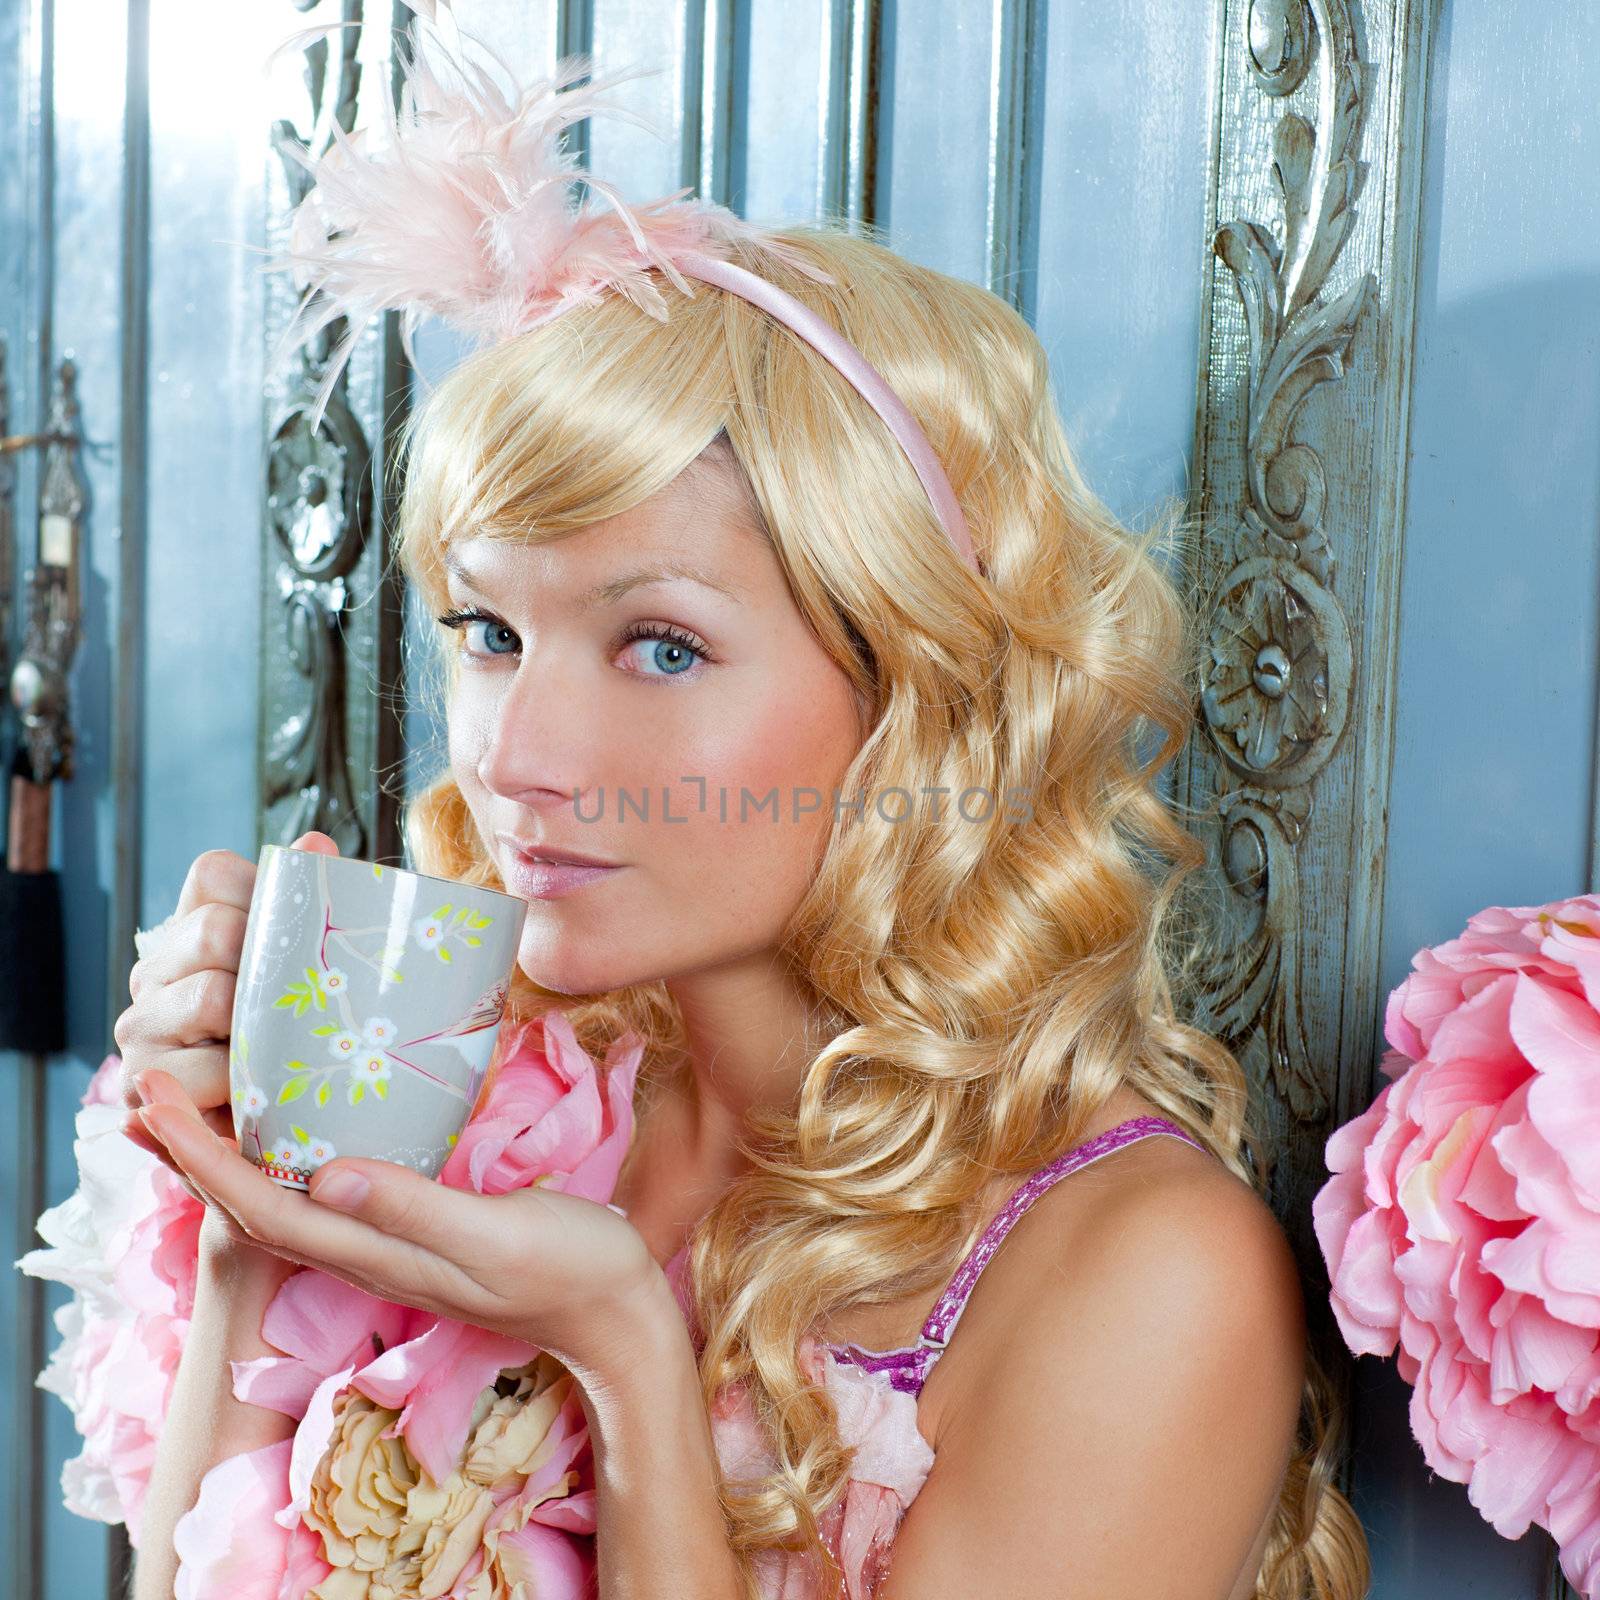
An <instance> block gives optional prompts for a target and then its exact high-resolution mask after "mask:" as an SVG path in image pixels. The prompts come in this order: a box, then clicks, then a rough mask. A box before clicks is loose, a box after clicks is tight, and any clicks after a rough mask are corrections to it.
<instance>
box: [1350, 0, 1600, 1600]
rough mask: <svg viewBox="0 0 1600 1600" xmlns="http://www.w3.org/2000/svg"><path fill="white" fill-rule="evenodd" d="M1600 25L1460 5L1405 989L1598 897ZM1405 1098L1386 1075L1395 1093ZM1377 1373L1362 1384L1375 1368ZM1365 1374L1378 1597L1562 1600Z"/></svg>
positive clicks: (1427, 457)
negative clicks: (1497, 932) (1557, 901)
mask: <svg viewBox="0 0 1600 1600" xmlns="http://www.w3.org/2000/svg"><path fill="white" fill-rule="evenodd" d="M1597 70H1600V14H1597V13H1596V12H1595V11H1594V9H1593V7H1591V6H1588V5H1585V4H1584V3H1583V0H1558V3H1553V4H1551V5H1549V6H1544V7H1539V8H1536V9H1534V10H1527V9H1524V8H1516V9H1514V10H1513V9H1505V10H1499V9H1495V8H1482V7H1455V6H1448V5H1447V6H1444V7H1442V8H1441V19H1440V28H1439V33H1438V37H1437V39H1436V43H1435V56H1434V64H1433V74H1432V78H1433V84H1432V92H1431V95H1430V108H1429V118H1428V130H1427V146H1426V155H1425V165H1424V179H1425V186H1424V201H1423V205H1424V210H1423V238H1422V253H1421V263H1420V273H1419V287H1418V309H1417V344H1416V365H1415V369H1414V373H1413V380H1412V381H1413V389H1412V412H1411V444H1412V457H1411V466H1410V478H1409V495H1408V503H1407V508H1406V542H1405V563H1404V574H1403V581H1402V591H1401V595H1402V598H1401V607H1400V629H1401V631H1400V671H1399V684H1398V694H1397V696H1396V702H1395V706H1394V734H1395V737H1394V766H1393V773H1392V779H1391V785H1390V809H1389V850H1388V876H1387V880H1386V883H1385V894H1384V937H1383V955H1382V971H1383V984H1384V987H1385V989H1387V988H1388V987H1390V986H1392V985H1393V984H1395V983H1398V982H1399V981H1400V980H1401V979H1402V978H1403V977H1404V976H1405V974H1406V972H1407V970H1408V969H1409V963H1410V958H1411V955H1412V953H1413V952H1414V951H1415V950H1416V949H1417V948H1418V947H1419V946H1421V945H1424V944H1436V943H1438V942H1439V941H1440V940H1441V939H1445V938H1449V937H1451V936H1453V935H1454V934H1455V933H1457V932H1458V931H1459V930H1460V928H1461V927H1462V925H1463V924H1464V922H1465V920H1466V918H1467V916H1468V915H1469V914H1470V913H1471V912H1473V911H1475V910H1477V909H1478V908H1480V907H1482V906H1486V905H1494V904H1502V905H1504V904H1511V905H1527V904H1533V903H1537V902H1540V901H1543V900H1546V899H1551V898H1554V897H1555V896H1558V895H1566V894H1575V893H1579V892H1582V891H1583V890H1585V889H1587V888H1588V887H1589V886H1590V883H1591V881H1592V875H1593V872H1594V870H1595V869H1594V864H1593V863H1592V862H1591V861H1590V859H1589V839H1590V827H1591V807H1592V803H1593V797H1592V788H1591V773H1592V771H1593V766H1594V759H1595V697H1596V684H1597V681H1600V665H1597V663H1600V639H1597V623H1600V613H1597V596H1600V469H1597V463H1600V206H1597V204H1596V200H1597V197H1600V181H1597V179H1596V177H1595V174H1596V173H1597V172H1600V125H1597V123H1596V121H1595V118H1594V117H1593V116H1592V115H1591V114H1590V112H1589V111H1588V110H1587V109H1586V108H1587V107H1591V106H1592V105H1593V102H1594V85H1595V81H1596V73H1597ZM1381 1086H1382V1080H1379V1079H1377V1078H1376V1077H1375V1078H1374V1083H1373V1092H1374V1094H1376V1092H1377V1090H1378V1089H1379V1088H1380V1087H1381ZM1374 1364H1375V1363H1374V1362H1373V1360H1372V1358H1362V1360H1361V1361H1360V1362H1359V1363H1358V1366H1359V1367H1360V1368H1367V1369H1370V1368H1371V1367H1373V1366H1374ZM1409 1395H1410V1390H1409V1389H1408V1388H1406V1386H1405V1385H1404V1384H1403V1383H1401V1382H1400V1381H1399V1379H1398V1376H1397V1375H1396V1374H1394V1373H1393V1372H1392V1371H1390V1370H1385V1371H1384V1372H1382V1373H1381V1374H1373V1373H1371V1372H1370V1371H1369V1372H1368V1373H1367V1374H1366V1375H1365V1376H1364V1377H1363V1389H1362V1398H1363V1405H1362V1408H1361V1412H1360V1414H1359V1429H1358V1432H1357V1435H1356V1441H1355V1442H1356V1450H1357V1458H1358V1460H1359V1462H1360V1476H1359V1479H1358V1488H1359V1494H1358V1498H1357V1509H1358V1511H1359V1512H1360V1514H1361V1517H1362V1521H1363V1523H1364V1525H1365V1526H1366V1528H1367V1529H1368V1532H1369V1535H1370V1538H1371V1541H1372V1545H1373V1554H1374V1567H1375V1574H1374V1584H1373V1590H1372V1595H1373V1600H1431V1597H1433V1596H1436V1595H1449V1596H1451V1597H1452V1600H1454V1597H1456V1596H1461V1597H1470V1596H1483V1597H1484V1600H1490V1597H1493V1600H1502V1597H1510V1596H1514V1597H1517V1600H1534V1597H1536V1596H1542V1595H1543V1593H1544V1591H1543V1588H1542V1586H1541V1583H1542V1574H1543V1571H1544V1566H1545V1559H1546V1552H1547V1550H1548V1548H1549V1545H1548V1541H1547V1540H1546V1539H1545V1537H1544V1535H1542V1534H1541V1533H1540V1532H1539V1531H1538V1530H1536V1529H1535V1530H1530V1532H1529V1533H1528V1534H1527V1535H1526V1536H1524V1537H1523V1538H1522V1539H1520V1540H1517V1541H1515V1542H1513V1541H1510V1540H1506V1539H1503V1538H1501V1537H1500V1536H1499V1535H1498V1534H1496V1533H1495V1532H1494V1530H1493V1529H1492V1528H1490V1527H1489V1525H1488V1524H1487V1523H1485V1522H1484V1521H1483V1519H1482V1518H1481V1517H1480V1516H1479V1514H1478V1513H1477V1511H1475V1510H1474V1509H1473V1507H1472V1506H1471V1504H1470V1502H1469V1501H1468V1499H1467V1491H1466V1489H1465V1487H1464V1486H1462V1485H1459V1484H1454V1483H1450V1482H1448V1481H1446V1480H1444V1479H1440V1478H1437V1477H1435V1476H1433V1475H1432V1474H1430V1473H1429V1472H1428V1470H1427V1466H1426V1463H1425V1462H1424V1461H1423V1459H1422V1454H1421V1450H1420V1447H1419V1446H1418V1445H1417V1444H1416V1442H1415V1440H1414V1439H1412V1438H1411V1435H1410V1429H1409V1424H1408V1422H1407V1419H1406V1416H1405V1407H1406V1404H1407V1402H1408V1399H1409Z"/></svg>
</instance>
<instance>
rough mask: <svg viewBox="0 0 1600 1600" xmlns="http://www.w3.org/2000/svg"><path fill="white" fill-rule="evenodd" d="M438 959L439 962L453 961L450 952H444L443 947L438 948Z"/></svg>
mask: <svg viewBox="0 0 1600 1600" xmlns="http://www.w3.org/2000/svg"><path fill="white" fill-rule="evenodd" d="M439 959H440V960H441V961H450V960H453V959H454V957H452V956H451V954H450V952H449V951H448V950H446V949H445V947H444V946H443V945H440V946H439Z"/></svg>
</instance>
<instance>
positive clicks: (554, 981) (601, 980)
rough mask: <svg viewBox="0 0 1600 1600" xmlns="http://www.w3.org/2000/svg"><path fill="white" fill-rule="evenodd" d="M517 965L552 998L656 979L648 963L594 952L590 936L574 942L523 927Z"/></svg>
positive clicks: (621, 954) (562, 935) (606, 990)
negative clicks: (554, 995) (547, 991)
mask: <svg viewBox="0 0 1600 1600" xmlns="http://www.w3.org/2000/svg"><path fill="white" fill-rule="evenodd" d="M517 965H518V966H519V967H520V968H521V969H522V971H523V973H524V975H525V976H527V977H528V978H530V979H532V981H533V982H534V983H536V984H538V985H539V987H540V988H541V989H548V990H550V991H551V992H552V993H553V994H566V995H588V994H609V993H611V992H612V991H614V990H617V989H626V988H628V987H630V986H631V985H633V984H636V983H649V982H651V981H653V980H654V979H655V978H656V977H658V976H659V973H658V972H657V971H656V969H655V968H654V967H653V966H652V965H651V964H650V963H648V962H645V961H641V960H639V959H638V958H636V957H635V958H632V959H630V957H629V954H628V952H626V951H620V950H617V949H614V948H612V949H600V948H597V945H596V940H595V939H594V938H593V936H590V937H587V938H581V939H579V938H574V937H573V936H572V934H570V933H564V932H560V931H547V930H545V929H535V928H532V927H529V926H525V927H524V929H523V934H522V946H521V948H520V949H519V950H518V952H517Z"/></svg>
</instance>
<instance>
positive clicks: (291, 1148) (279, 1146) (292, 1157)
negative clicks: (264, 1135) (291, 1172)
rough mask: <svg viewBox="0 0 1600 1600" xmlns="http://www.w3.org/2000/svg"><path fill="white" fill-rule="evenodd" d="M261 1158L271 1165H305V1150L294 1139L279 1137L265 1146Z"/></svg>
mask: <svg viewBox="0 0 1600 1600" xmlns="http://www.w3.org/2000/svg"><path fill="white" fill-rule="evenodd" d="M261 1159H262V1160H263V1161H264V1162H265V1163H266V1164H267V1165H268V1166H270V1167H303V1166H304V1165H305V1164H306V1160H305V1152H304V1151H303V1150H302V1149H301V1148H300V1146H299V1145H297V1144H296V1143H295V1142H294V1140H293V1139H279V1140H278V1141H277V1142H276V1143H275V1144H271V1145H268V1146H266V1147H265V1148H263V1150H262V1152H261Z"/></svg>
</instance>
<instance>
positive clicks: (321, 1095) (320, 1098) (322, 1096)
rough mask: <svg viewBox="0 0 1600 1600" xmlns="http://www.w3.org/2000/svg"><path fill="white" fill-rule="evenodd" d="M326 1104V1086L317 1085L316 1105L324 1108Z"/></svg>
mask: <svg viewBox="0 0 1600 1600" xmlns="http://www.w3.org/2000/svg"><path fill="white" fill-rule="evenodd" d="M327 1103H328V1085H327V1084H325V1083H321V1084H318V1085H317V1104H318V1105H319V1106H325V1105H327Z"/></svg>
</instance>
